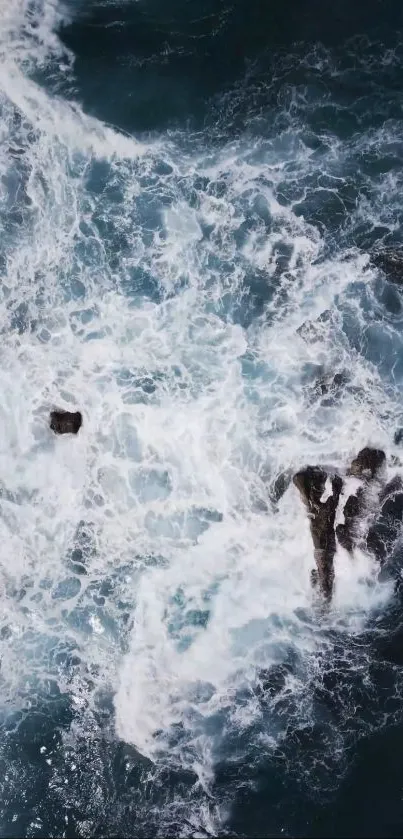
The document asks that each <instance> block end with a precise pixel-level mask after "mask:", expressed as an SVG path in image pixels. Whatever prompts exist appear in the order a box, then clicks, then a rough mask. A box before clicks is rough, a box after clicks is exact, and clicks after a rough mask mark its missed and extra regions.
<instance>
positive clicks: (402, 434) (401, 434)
mask: <svg viewBox="0 0 403 839" xmlns="http://www.w3.org/2000/svg"><path fill="white" fill-rule="evenodd" d="M393 441H394V444H395V446H399V445H400V443H401V442H402V441H403V428H398V429H397V430H396V431H395V436H394V438H393Z"/></svg>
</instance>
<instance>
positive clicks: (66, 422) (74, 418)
mask: <svg viewBox="0 0 403 839" xmlns="http://www.w3.org/2000/svg"><path fill="white" fill-rule="evenodd" d="M82 422H83V418H82V415H81V413H80V411H74V412H73V413H72V412H71V411H52V412H51V414H50V427H51V429H52V431H54V432H55V434H77V433H78V432H79V430H80V428H81V426H82Z"/></svg>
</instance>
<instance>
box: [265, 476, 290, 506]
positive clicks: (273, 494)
mask: <svg viewBox="0 0 403 839" xmlns="http://www.w3.org/2000/svg"><path fill="white" fill-rule="evenodd" d="M291 481H292V471H291V469H288V470H286V471H285V472H280V473H279V474H278V475H277V477H276V478H275V480H274V481H273V482H272V483H271V484H270V487H269V495H270V498H271V500H272V501H273V503H274V504H277V503H278V502H279V501H280V499H281V498H282V497H283V495H285V493H286V492H287V489H288V487H289V486H290V483H291Z"/></svg>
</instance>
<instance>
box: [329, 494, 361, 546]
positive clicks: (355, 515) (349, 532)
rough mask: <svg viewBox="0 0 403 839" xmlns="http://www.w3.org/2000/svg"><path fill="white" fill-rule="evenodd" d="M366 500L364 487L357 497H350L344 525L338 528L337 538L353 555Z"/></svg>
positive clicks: (345, 511) (344, 512)
mask: <svg viewBox="0 0 403 839" xmlns="http://www.w3.org/2000/svg"><path fill="white" fill-rule="evenodd" d="M364 508H365V499H364V492H363V489H362V487H360V488H359V490H358V492H357V494H356V495H350V496H349V497H348V499H347V501H346V503H345V505H344V510H343V514H344V524H338V525H337V527H336V536H337V539H338V541H339V542H340V545H341V546H342V547H343V548H345V549H346V551H348V552H349V553H352V551H353V548H354V544H355V540H356V538H355V537H356V535H357V533H356V529H357V522H358V519H359V516H360V515H361V514H362V513H363V512H364Z"/></svg>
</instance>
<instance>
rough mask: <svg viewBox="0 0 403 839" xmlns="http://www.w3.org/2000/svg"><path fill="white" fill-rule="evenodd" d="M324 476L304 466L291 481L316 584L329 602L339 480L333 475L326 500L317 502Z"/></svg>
mask: <svg viewBox="0 0 403 839" xmlns="http://www.w3.org/2000/svg"><path fill="white" fill-rule="evenodd" d="M327 477H328V476H327V473H326V472H325V471H324V470H323V469H320V468H319V467H317V466H308V467H307V468H306V469H303V470H302V471H301V472H298V473H297V474H296V475H294V478H293V481H294V484H295V486H296V487H297V489H298V490H299V492H300V495H301V497H302V500H303V502H304V504H305V506H306V507H307V510H308V514H309V518H310V529H311V536H312V541H313V546H314V556H315V561H316V566H317V570H318V581H319V585H320V588H321V591H322V593H323V595H324V597H325V598H326V599H330V597H331V596H332V592H333V583H334V567H333V559H334V555H335V553H336V536H335V530H334V521H335V516H336V510H337V505H338V503H339V498H340V493H341V491H342V488H343V481H342V479H341V477H340V475H333V477H332V480H331V483H332V494H331V495H329V497H328V498H327V499H326V501H321V498H322V495H323V492H324V489H325V485H326V479H327Z"/></svg>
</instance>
